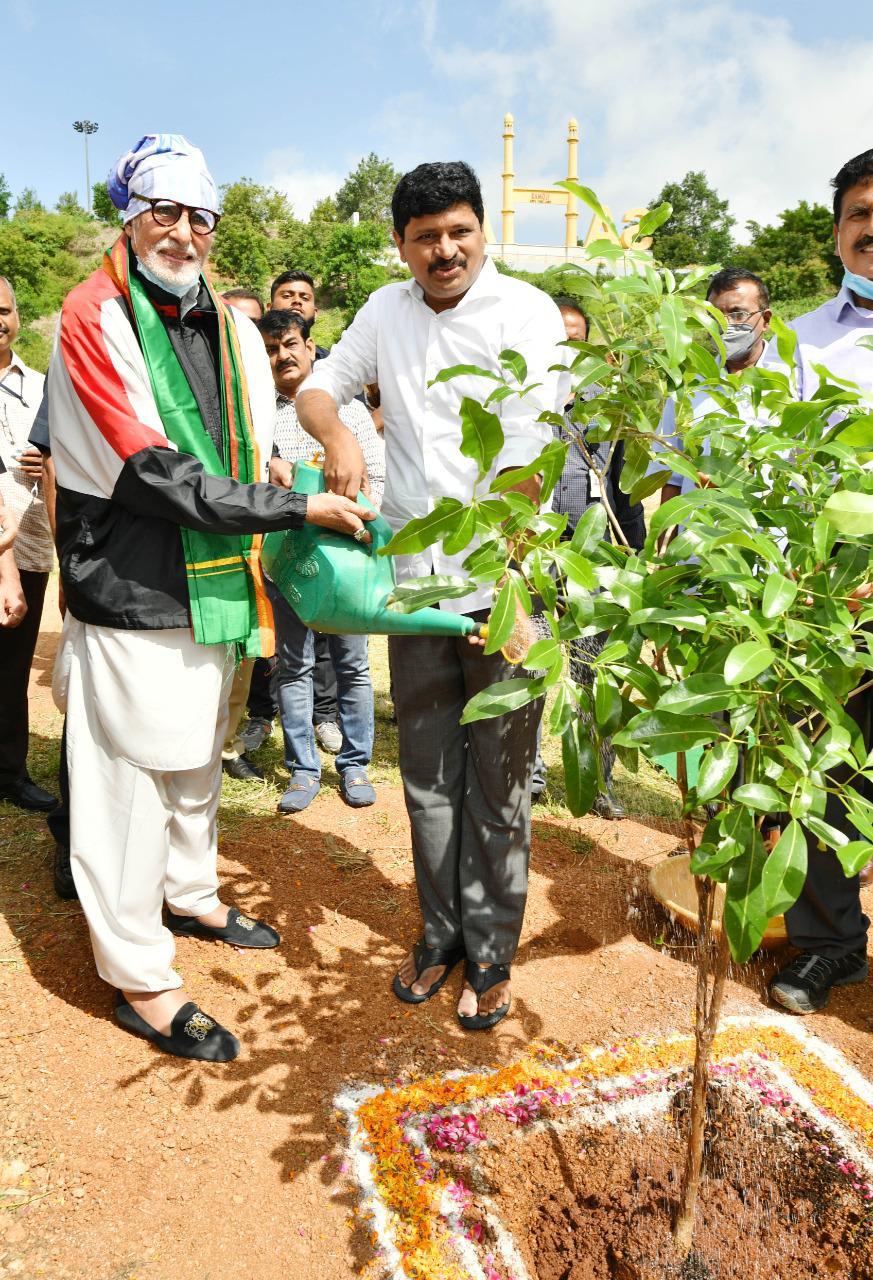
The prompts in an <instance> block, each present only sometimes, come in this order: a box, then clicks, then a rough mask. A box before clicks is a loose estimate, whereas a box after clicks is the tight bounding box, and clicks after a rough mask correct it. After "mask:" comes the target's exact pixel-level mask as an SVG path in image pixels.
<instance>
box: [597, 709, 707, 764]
mask: <svg viewBox="0 0 873 1280" xmlns="http://www.w3.org/2000/svg"><path fill="white" fill-rule="evenodd" d="M718 736H719V730H718V726H717V725H716V724H715V723H714V722H713V721H712V720H707V719H705V718H703V717H701V716H698V717H694V716H671V715H667V714H666V713H665V712H663V711H645V712H643V713H642V714H640V715H638V716H634V718H633V720H631V721H630V722H629V723H628V724H626V725H625V727H624V728H623V729H622V731H621V733H620V734H616V737H615V741H616V743H620V744H621V746H623V747H635V746H639V745H641V744H643V743H645V744H647V745H648V747H649V749H650V752H651V754H652V755H655V756H669V755H672V753H673V752H674V751H690V750H691V749H692V748H693V747H699V746H701V745H702V744H703V743H705V742H712V741H713V740H714V739H715V738H717V737H718Z"/></svg>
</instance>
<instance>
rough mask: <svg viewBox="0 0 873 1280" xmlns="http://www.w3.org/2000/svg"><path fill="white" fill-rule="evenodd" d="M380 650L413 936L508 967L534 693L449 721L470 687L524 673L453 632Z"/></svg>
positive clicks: (520, 913)
mask: <svg viewBox="0 0 873 1280" xmlns="http://www.w3.org/2000/svg"><path fill="white" fill-rule="evenodd" d="M474 616H476V617H479V616H481V617H482V618H483V619H484V618H485V617H486V616H487V614H485V613H483V614H481V615H478V614H477V615H474ZM389 655H390V659H391V675H392V679H393V684H394V705H395V708H396V711H397V724H398V729H399V734H400V773H401V777H402V779H403V790H404V795H405V798H406V808H407V812H408V813H409V821H410V825H411V828H412V856H413V863H414V866H415V881H416V885H417V888H418V901H419V905H420V907H421V914H422V916H423V918H424V938H425V942H426V944H427V945H428V946H429V947H445V948H447V947H453V946H455V945H457V943H459V942H461V941H463V943H464V945H465V947H466V951H467V955H468V957H469V958H470V959H471V960H475V961H478V962H479V963H481V964H509V963H510V962H511V960H512V958H513V956H514V955H515V951H516V948H517V946H518V938H519V934H520V933H521V924H522V919H523V917H524V907H525V902H526V899H527V866H528V854H529V851H530V777H531V770H532V768H533V762H534V756H535V755H536V731H537V724H538V722H539V718H540V714H541V711H542V699H538V700H537V701H536V702H531V703H529V704H528V705H527V706H525V707H521V708H519V710H518V711H514V712H511V713H510V714H509V715H504V716H498V717H496V718H495V719H493V720H477V721H475V722H474V723H473V724H470V725H461V724H460V723H459V722H460V719H461V713H462V711H463V709H464V706H465V704H466V703H467V701H468V700H469V699H470V698H471V697H472V696H473V695H474V694H475V693H478V692H479V690H480V689H485V688H487V686H488V685H490V684H493V683H494V682H495V681H497V680H508V679H510V678H511V677H513V676H516V675H520V676H524V675H526V674H527V673H525V672H524V671H523V670H522V669H521V668H519V667H513V666H510V664H509V663H507V662H506V661H505V659H504V658H503V657H502V655H501V654H499V653H497V654H492V655H491V656H489V657H486V656H485V654H484V653H483V651H482V648H481V647H479V646H475V645H471V644H470V643H469V641H467V640H466V639H465V638H460V637H459V638H455V637H450V636H392V637H391V639H390V640H389Z"/></svg>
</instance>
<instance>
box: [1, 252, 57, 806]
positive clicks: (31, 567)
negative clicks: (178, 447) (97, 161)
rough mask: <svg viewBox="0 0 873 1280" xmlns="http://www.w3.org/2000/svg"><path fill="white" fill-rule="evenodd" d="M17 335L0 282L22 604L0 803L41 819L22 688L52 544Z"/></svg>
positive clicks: (6, 675)
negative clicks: (32, 442)
mask: <svg viewBox="0 0 873 1280" xmlns="http://www.w3.org/2000/svg"><path fill="white" fill-rule="evenodd" d="M20 328H21V321H20V319H19V316H18V307H17V305H16V302H15V293H14V291H13V288H12V285H11V283H10V282H9V281H8V280H6V279H4V278H3V277H2V276H0V464H2V465H0V472H2V474H0V494H2V497H3V500H4V502H5V504H6V506H7V507H8V508H9V509H10V511H11V512H12V513H13V514H14V515H15V517H16V518H17V520H18V524H19V530H18V536H17V538H16V540H15V546H14V548H13V550H12V552H11V553H10V554H11V555H12V556H14V560H15V564H16V565H17V568H18V575H19V579H20V585H21V591H22V594H23V596H24V601H25V603H26V610H25V612H24V613H23V614H22V615H21V617H20V618H19V619H18V625H16V626H15V627H12V626H9V625H8V624H7V626H6V627H5V628H4V630H3V631H2V632H0V671H2V673H3V676H2V680H0V800H7V801H9V802H10V803H12V804H14V805H17V806H18V807H19V808H20V809H36V810H40V811H42V812H47V811H48V810H50V809H53V808H54V807H55V805H56V803H57V801H56V799H55V797H54V796H53V795H51V794H50V793H49V792H48V791H45V790H44V789H43V788H42V787H38V786H37V785H36V783H35V782H34V781H33V780H32V779H31V777H30V775H29V774H28V772H27V751H28V745H29V724H28V714H27V685H28V681H29V678H30V667H31V663H32V662H33V655H34V651H35V649H36V641H37V638H38V636H39V623H40V618H41V617H42V604H43V599H44V597H45V589H46V584H47V582H48V576H49V573H50V571H51V567H52V564H53V563H54V542H53V541H52V534H51V529H50V528H49V522H48V516H47V515H46V509H45V503H44V501H43V490H42V454H41V453H40V452H39V450H38V449H34V448H32V447H31V445H30V444H29V442H28V439H27V437H28V436H29V435H30V428H31V427H32V425H33V420H34V418H35V417H36V411H37V409H38V408H39V406H40V402H41V400H42V388H43V382H44V378H43V376H42V374H41V373H37V372H36V370H35V369H30V368H28V366H27V365H26V364H24V362H23V361H22V360H21V359H19V357H18V356H17V355H16V354H15V352H14V351H13V350H12V344H13V343H14V342H15V339H16V338H17V337H18V333H19V330H20Z"/></svg>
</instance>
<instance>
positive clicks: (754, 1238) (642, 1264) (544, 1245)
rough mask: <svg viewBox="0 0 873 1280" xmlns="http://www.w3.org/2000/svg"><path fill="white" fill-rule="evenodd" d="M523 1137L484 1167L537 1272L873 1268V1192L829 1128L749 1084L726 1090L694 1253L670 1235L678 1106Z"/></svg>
mask: <svg viewBox="0 0 873 1280" xmlns="http://www.w3.org/2000/svg"><path fill="white" fill-rule="evenodd" d="M720 1092H721V1091H720ZM516 1137H517V1139H518V1140H517V1141H510V1142H506V1143H501V1144H500V1147H499V1149H498V1148H491V1149H490V1151H488V1152H487V1153H486V1152H484V1151H483V1153H482V1156H481V1165H480V1168H481V1171H482V1173H483V1174H484V1175H485V1177H486V1178H487V1180H488V1181H489V1183H490V1187H489V1191H490V1194H491V1196H492V1197H493V1206H494V1209H495V1211H496V1213H497V1215H498V1217H499V1218H500V1219H501V1220H502V1222H503V1224H504V1225H505V1227H507V1228H508V1229H509V1231H510V1232H511V1234H512V1236H513V1238H514V1240H515V1244H516V1247H517V1248H518V1249H519V1251H520V1253H521V1255H522V1257H523V1259H524V1262H525V1264H526V1266H527V1269H528V1271H529V1273H530V1275H532V1276H536V1277H537V1280H737V1277H743V1278H744V1280H752V1278H753V1277H760V1278H761V1280H821V1277H824V1276H833V1277H839V1278H840V1280H849V1277H852V1280H873V1204H871V1203H870V1202H869V1201H866V1200H865V1199H864V1196H863V1193H862V1192H860V1191H859V1190H857V1189H856V1188H855V1187H854V1186H853V1185H852V1180H851V1178H847V1177H846V1176H845V1175H844V1173H843V1172H841V1170H840V1168H839V1165H838V1161H837V1160H836V1159H835V1156H834V1152H833V1150H832V1149H830V1148H826V1147H825V1146H823V1144H822V1142H821V1133H820V1132H818V1133H816V1132H813V1133H812V1134H809V1133H807V1132H805V1131H804V1129H803V1128H802V1127H800V1126H796V1125H795V1126H792V1125H787V1124H786V1123H785V1122H784V1121H783V1120H782V1119H780V1118H779V1117H778V1116H775V1115H774V1114H773V1113H772V1112H769V1111H768V1110H766V1109H763V1108H757V1107H755V1106H750V1105H749V1102H748V1100H747V1099H746V1097H745V1096H742V1097H741V1096H738V1095H736V1094H732V1093H730V1092H729V1091H727V1090H726V1091H724V1092H723V1093H721V1096H720V1098H719V1101H718V1105H717V1108H716V1110H715V1114H714V1117H713V1122H712V1125H711V1127H710V1130H709V1133H708V1137H707V1155H706V1176H705V1178H704V1179H703V1181H702V1183H701V1192H700V1201H699V1207H698V1224H697V1228H696V1232H695V1249H694V1252H693V1253H692V1254H691V1256H690V1257H689V1258H687V1259H684V1260H683V1259H679V1258H677V1256H676V1253H675V1251H674V1248H673V1244H672V1240H671V1236H670V1222H671V1220H672V1216H673V1213H674V1211H675V1207H676V1200H677V1188H678V1184H679V1180H680V1176H681V1171H682V1163H683V1159H684V1147H683V1135H682V1120H681V1116H679V1115H677V1114H676V1113H667V1114H663V1113H662V1114H661V1115H660V1116H659V1117H658V1118H657V1119H655V1120H653V1121H650V1122H648V1123H647V1124H645V1125H644V1126H638V1125H636V1124H634V1125H631V1124H630V1123H621V1124H618V1125H610V1126H607V1127H605V1128H599V1127H598V1128H593V1127H586V1126H584V1125H581V1126H579V1127H564V1126H559V1127H557V1128H552V1127H547V1128H537V1129H535V1130H532V1131H530V1132H528V1133H527V1134H525V1135H516Z"/></svg>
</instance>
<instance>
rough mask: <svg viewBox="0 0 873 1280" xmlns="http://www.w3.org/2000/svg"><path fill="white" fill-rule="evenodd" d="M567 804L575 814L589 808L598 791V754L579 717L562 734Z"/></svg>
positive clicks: (586, 810)
mask: <svg viewBox="0 0 873 1280" xmlns="http://www.w3.org/2000/svg"><path fill="white" fill-rule="evenodd" d="M561 756H562V758H563V762H564V784H565V787H566V799H567V808H568V809H569V810H570V812H571V813H572V814H573V816H574V817H576V818H580V817H582V816H583V815H584V814H586V813H587V812H588V810H589V809H590V808H591V805H592V804H593V802H594V797H595V795H596V794H597V781H598V779H597V756H596V754H595V751H594V747H593V746H592V745H591V739H590V738H589V737H588V734H587V732H586V730H585V728H584V726H583V725H582V724H581V723H580V722H579V721H578V720H577V721H575V723H573V724H570V725H568V726H567V728H566V729H565V730H564V732H563V734H562V735H561Z"/></svg>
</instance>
